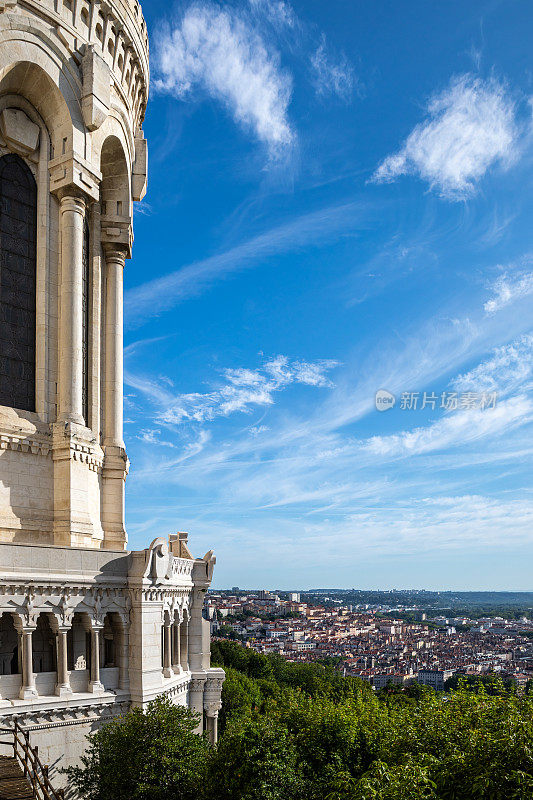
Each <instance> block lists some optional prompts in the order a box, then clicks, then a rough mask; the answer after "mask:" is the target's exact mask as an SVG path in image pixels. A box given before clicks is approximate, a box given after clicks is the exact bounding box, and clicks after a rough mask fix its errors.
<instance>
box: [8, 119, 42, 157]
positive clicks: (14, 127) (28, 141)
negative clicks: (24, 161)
mask: <svg viewBox="0 0 533 800" xmlns="http://www.w3.org/2000/svg"><path fill="white" fill-rule="evenodd" d="M0 133H1V134H2V136H3V137H4V139H5V141H6V143H7V145H8V147H9V149H10V150H12V151H13V152H15V153H18V154H19V155H21V156H29V155H31V153H33V152H35V150H36V149H37V147H38V146H39V135H40V128H39V126H38V125H36V124H35V123H34V122H32V121H31V119H29V117H28V116H27V115H26V114H25V113H24V111H22V109H21V108H4V110H3V111H2V113H1V114H0Z"/></svg>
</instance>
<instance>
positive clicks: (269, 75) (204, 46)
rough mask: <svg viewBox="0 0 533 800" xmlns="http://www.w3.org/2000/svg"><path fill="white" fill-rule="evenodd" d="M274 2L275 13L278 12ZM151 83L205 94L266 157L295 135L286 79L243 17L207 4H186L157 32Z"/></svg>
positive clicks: (174, 90)
mask: <svg viewBox="0 0 533 800" xmlns="http://www.w3.org/2000/svg"><path fill="white" fill-rule="evenodd" d="M283 5H284V4H283V3H282V4H278V6H277V13H278V16H279V14H280V13H281V12H282V10H283V9H282V7H283ZM155 63H156V70H157V73H156V74H157V78H156V81H155V86H156V88H157V89H158V90H159V91H163V92H168V93H170V94H173V95H174V96H176V97H178V98H179V99H185V98H188V97H191V96H192V95H193V94H194V92H197V91H200V92H203V93H206V94H207V95H208V96H209V97H211V98H213V99H215V100H217V101H218V102H221V103H222V104H223V105H224V106H225V107H226V108H227V109H228V110H229V112H230V113H231V114H232V116H233V118H234V120H235V122H237V123H238V124H239V125H241V126H243V127H244V128H246V129H248V130H251V131H252V132H253V133H254V134H255V136H256V137H257V138H258V139H259V140H260V141H261V142H263V143H264V144H265V145H266V146H267V147H268V150H269V152H270V155H271V156H272V157H276V156H279V155H280V153H281V152H282V151H284V150H286V148H287V147H289V146H290V145H291V144H292V143H293V142H294V139H295V133H294V131H293V129H292V126H291V123H290V121H289V116H288V107H289V103H290V100H291V95H292V79H291V77H290V75H289V73H288V72H287V71H286V70H283V69H282V68H281V65H280V58H279V54H278V53H277V51H276V50H275V49H274V48H273V47H272V45H271V44H270V43H267V42H266V41H265V40H264V39H263V38H262V37H261V36H260V35H259V33H258V32H257V31H256V30H254V29H253V27H252V26H251V25H250V23H249V21H248V20H247V18H246V16H245V15H243V14H239V13H238V11H237V10H236V9H233V8H231V7H226V8H224V9H223V8H221V7H219V6H218V5H215V4H213V3H210V2H199V3H195V4H193V5H192V6H190V7H189V8H188V9H187V10H186V11H185V13H184V14H183V16H181V18H179V19H178V20H176V21H175V22H174V24H173V25H172V26H168V27H166V28H165V29H164V30H163V31H162V32H161V33H160V35H159V38H158V40H157V51H156V60H155Z"/></svg>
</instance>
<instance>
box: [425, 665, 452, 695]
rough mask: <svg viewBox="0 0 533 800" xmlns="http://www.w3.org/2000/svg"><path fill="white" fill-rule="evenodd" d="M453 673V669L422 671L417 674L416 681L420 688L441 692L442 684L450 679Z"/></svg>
mask: <svg viewBox="0 0 533 800" xmlns="http://www.w3.org/2000/svg"><path fill="white" fill-rule="evenodd" d="M454 673H455V670H453V669H447V670H441V669H422V670H420V672H419V673H418V678H417V681H418V683H421V684H422V686H430V687H431V688H432V689H435V690H437V691H442V690H443V689H444V683H445V682H446V681H447V680H448V679H449V678H451V677H452V675H453V674H454Z"/></svg>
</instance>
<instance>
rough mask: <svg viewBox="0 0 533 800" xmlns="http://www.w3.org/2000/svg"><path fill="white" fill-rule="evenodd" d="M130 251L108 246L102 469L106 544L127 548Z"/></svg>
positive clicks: (115, 547) (106, 256)
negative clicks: (126, 291) (126, 290)
mask: <svg viewBox="0 0 533 800" xmlns="http://www.w3.org/2000/svg"><path fill="white" fill-rule="evenodd" d="M125 258H126V251H125V250H123V249H119V248H117V247H116V246H114V247H111V246H109V245H106V246H105V260H106V270H105V273H106V296H105V359H104V362H105V386H104V409H105V414H104V451H105V456H104V468H103V472H102V527H103V529H104V547H105V548H106V549H112V550H122V549H125V547H126V541H127V536H126V530H125V526H124V481H125V479H126V474H127V469H128V461H127V457H126V451H125V449H124V441H123V432H122V424H123V419H122V413H123V412H122V403H123V321H122V296H123V279H124V274H123V273H124V263H125Z"/></svg>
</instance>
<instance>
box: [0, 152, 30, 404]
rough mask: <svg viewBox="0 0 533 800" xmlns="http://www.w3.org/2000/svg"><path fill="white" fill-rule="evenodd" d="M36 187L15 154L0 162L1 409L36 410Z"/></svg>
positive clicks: (25, 166)
mask: <svg viewBox="0 0 533 800" xmlns="http://www.w3.org/2000/svg"><path fill="white" fill-rule="evenodd" d="M36 231H37V186H36V183H35V179H34V177H33V175H32V172H31V170H30V168H29V167H28V166H27V164H26V163H25V162H24V161H23V160H22V158H19V156H16V155H11V154H10V155H6V156H2V157H1V158H0V405H3V406H10V407H11V408H20V409H23V410H24V411H35V283H36Z"/></svg>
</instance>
